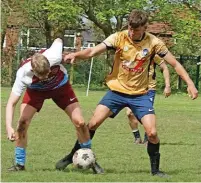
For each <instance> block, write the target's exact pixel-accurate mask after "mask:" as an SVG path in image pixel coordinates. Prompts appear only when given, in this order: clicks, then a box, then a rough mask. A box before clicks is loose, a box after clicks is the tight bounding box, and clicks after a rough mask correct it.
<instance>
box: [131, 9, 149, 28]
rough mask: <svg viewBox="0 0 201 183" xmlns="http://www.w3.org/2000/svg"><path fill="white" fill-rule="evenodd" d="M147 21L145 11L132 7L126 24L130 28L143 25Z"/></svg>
mask: <svg viewBox="0 0 201 183" xmlns="http://www.w3.org/2000/svg"><path fill="white" fill-rule="evenodd" d="M147 22H148V15H147V13H146V12H145V11H142V10H136V9H134V10H133V11H132V12H131V13H130V15H129V17H128V25H130V26H131V27H132V28H138V27H140V26H144V25H145V24H146V23H147Z"/></svg>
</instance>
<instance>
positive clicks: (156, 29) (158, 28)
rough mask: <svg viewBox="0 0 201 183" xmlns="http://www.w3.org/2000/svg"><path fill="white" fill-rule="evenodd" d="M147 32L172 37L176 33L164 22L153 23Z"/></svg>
mask: <svg viewBox="0 0 201 183" xmlns="http://www.w3.org/2000/svg"><path fill="white" fill-rule="evenodd" d="M147 31H148V32H150V33H152V34H157V35H158V34H166V35H172V34H173V33H174V32H173V31H171V28H170V25H168V24H167V23H163V22H152V23H151V24H149V25H148V28H147Z"/></svg>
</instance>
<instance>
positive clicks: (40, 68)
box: [31, 53, 50, 80]
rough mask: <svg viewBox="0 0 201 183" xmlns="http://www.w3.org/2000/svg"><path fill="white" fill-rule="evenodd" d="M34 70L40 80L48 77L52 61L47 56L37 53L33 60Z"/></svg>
mask: <svg viewBox="0 0 201 183" xmlns="http://www.w3.org/2000/svg"><path fill="white" fill-rule="evenodd" d="M31 66H32V70H33V72H34V75H35V76H37V77H38V78H39V79H40V80H43V79H46V78H47V77H48V75H49V73H50V63H49V61H48V60H47V58H46V57H45V56H44V55H42V54H40V53H35V54H34V55H33V57H32V61H31Z"/></svg>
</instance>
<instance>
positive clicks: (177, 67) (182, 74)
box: [163, 51, 198, 99]
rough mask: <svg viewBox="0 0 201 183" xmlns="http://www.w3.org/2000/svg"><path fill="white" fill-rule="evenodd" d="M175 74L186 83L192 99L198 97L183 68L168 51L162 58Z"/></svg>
mask: <svg viewBox="0 0 201 183" xmlns="http://www.w3.org/2000/svg"><path fill="white" fill-rule="evenodd" d="M163 58H164V59H165V60H166V61H167V62H168V63H169V64H170V65H171V66H172V67H173V68H174V69H175V71H176V72H177V74H178V75H179V76H180V77H181V78H182V79H183V80H184V81H185V82H186V84H187V85H188V88H187V91H188V93H189V95H190V97H191V98H192V99H196V98H197V97H198V90H197V89H196V87H195V85H194V83H193V81H192V80H191V78H190V77H189V75H188V73H187V72H186V70H185V69H184V67H183V66H182V65H181V64H180V63H179V62H178V61H177V60H176V59H175V57H174V56H173V55H172V54H171V53H170V52H169V51H168V52H167V54H166V55H165V56H164V57H163Z"/></svg>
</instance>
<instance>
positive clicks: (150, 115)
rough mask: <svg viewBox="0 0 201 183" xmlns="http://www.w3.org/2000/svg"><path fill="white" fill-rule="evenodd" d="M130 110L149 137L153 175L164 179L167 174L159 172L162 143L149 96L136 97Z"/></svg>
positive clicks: (148, 146)
mask: <svg viewBox="0 0 201 183" xmlns="http://www.w3.org/2000/svg"><path fill="white" fill-rule="evenodd" d="M130 105H131V106H130V108H131V110H132V111H133V112H134V114H135V116H136V117H137V119H139V120H140V121H141V122H142V124H143V126H144V129H145V131H146V133H147V136H148V145H147V152H148V155H149V158H150V164H151V173H152V175H157V176H161V177H164V176H166V174H165V173H164V172H161V171H160V170H159V165H160V153H159V149H160V143H159V138H158V135H157V131H156V118H155V114H154V108H153V104H152V102H151V101H150V98H149V96H148V95H142V96H137V97H135V98H134V99H133V100H132V101H131V103H130Z"/></svg>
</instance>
